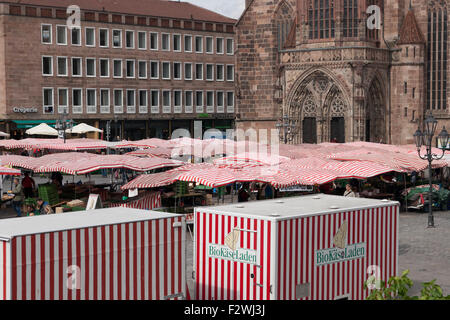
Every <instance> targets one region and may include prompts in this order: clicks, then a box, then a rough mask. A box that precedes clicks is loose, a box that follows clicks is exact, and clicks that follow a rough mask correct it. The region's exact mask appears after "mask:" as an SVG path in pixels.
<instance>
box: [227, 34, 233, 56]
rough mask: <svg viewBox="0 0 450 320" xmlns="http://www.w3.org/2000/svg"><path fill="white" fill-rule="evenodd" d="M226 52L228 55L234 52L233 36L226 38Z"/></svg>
mask: <svg viewBox="0 0 450 320" xmlns="http://www.w3.org/2000/svg"><path fill="white" fill-rule="evenodd" d="M227 54H228V55H232V54H234V39H233V38H228V39H227Z"/></svg>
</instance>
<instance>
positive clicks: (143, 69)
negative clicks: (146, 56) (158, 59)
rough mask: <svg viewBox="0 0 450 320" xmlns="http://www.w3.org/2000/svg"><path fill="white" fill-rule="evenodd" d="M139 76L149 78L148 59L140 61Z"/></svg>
mask: <svg viewBox="0 0 450 320" xmlns="http://www.w3.org/2000/svg"><path fill="white" fill-rule="evenodd" d="M138 76H139V79H147V61H139V62H138Z"/></svg>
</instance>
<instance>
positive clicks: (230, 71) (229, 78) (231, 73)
mask: <svg viewBox="0 0 450 320" xmlns="http://www.w3.org/2000/svg"><path fill="white" fill-rule="evenodd" d="M227 81H234V65H231V64H229V65H227Z"/></svg>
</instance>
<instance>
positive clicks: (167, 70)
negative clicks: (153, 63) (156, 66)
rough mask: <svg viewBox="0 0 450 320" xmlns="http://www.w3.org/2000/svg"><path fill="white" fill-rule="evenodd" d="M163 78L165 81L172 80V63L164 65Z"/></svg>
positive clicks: (164, 63)
mask: <svg viewBox="0 0 450 320" xmlns="http://www.w3.org/2000/svg"><path fill="white" fill-rule="evenodd" d="M162 78H163V79H164V80H170V62H163V63H162Z"/></svg>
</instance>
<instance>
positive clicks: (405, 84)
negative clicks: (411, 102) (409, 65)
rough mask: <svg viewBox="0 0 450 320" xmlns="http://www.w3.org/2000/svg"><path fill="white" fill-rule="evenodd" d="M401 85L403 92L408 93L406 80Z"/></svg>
mask: <svg viewBox="0 0 450 320" xmlns="http://www.w3.org/2000/svg"><path fill="white" fill-rule="evenodd" d="M403 86H404V91H405V94H407V93H408V82H406V81H405V82H404V84H403Z"/></svg>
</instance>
